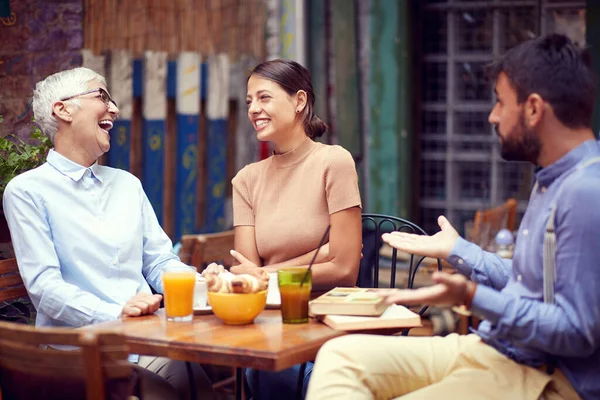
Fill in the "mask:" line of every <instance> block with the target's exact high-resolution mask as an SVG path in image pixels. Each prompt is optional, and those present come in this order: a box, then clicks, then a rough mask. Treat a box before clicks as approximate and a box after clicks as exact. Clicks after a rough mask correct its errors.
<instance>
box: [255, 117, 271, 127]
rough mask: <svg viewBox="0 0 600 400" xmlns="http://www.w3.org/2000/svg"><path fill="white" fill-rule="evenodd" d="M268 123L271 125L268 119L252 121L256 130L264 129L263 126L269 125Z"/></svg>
mask: <svg viewBox="0 0 600 400" xmlns="http://www.w3.org/2000/svg"><path fill="white" fill-rule="evenodd" d="M269 123H271V120H270V119H257V120H255V121H254V125H255V126H256V129H257V130H260V129H262V128H264V127H265V126H267V125H269Z"/></svg>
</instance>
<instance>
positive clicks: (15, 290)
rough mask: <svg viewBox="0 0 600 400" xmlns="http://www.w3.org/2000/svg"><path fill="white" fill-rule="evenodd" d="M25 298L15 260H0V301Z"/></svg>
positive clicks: (24, 290) (23, 286) (25, 293)
mask: <svg viewBox="0 0 600 400" xmlns="http://www.w3.org/2000/svg"><path fill="white" fill-rule="evenodd" d="M20 297H27V290H26V289H25V285H24V284H23V280H22V279H21V275H20V274H19V267H18V266H17V259H16V258H9V259H7V260H0V301H7V300H14V299H18V298H20Z"/></svg>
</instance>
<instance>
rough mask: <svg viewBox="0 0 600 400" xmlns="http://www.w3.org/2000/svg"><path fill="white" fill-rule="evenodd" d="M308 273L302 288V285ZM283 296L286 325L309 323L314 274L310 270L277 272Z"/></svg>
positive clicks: (282, 305)
mask: <svg viewBox="0 0 600 400" xmlns="http://www.w3.org/2000/svg"><path fill="white" fill-rule="evenodd" d="M307 271H308V276H307V277H306V279H305V280H304V283H303V284H302V286H300V283H301V282H302V279H303V278H304V276H305V275H306V273H307ZM277 281H278V283H279V293H280V295H281V317H282V319H283V322H284V323H285V324H303V323H307V322H308V301H309V300H310V291H311V289H312V273H311V271H309V270H308V268H302V267H296V268H282V269H279V270H277Z"/></svg>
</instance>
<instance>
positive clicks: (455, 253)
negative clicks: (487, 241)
mask: <svg viewBox="0 0 600 400" xmlns="http://www.w3.org/2000/svg"><path fill="white" fill-rule="evenodd" d="M481 251H482V250H481V248H480V247H479V246H477V245H476V244H473V243H471V242H469V241H466V240H465V239H463V238H462V237H459V238H458V239H457V240H456V243H455V244H454V247H453V248H452V251H450V255H449V256H448V259H447V261H448V262H449V263H450V264H451V265H452V266H453V267H454V268H455V269H457V270H458V271H459V272H460V273H461V274H463V275H466V276H471V273H472V272H473V268H472V267H471V265H474V264H475V263H476V260H477V257H478V256H479V254H480V253H481Z"/></svg>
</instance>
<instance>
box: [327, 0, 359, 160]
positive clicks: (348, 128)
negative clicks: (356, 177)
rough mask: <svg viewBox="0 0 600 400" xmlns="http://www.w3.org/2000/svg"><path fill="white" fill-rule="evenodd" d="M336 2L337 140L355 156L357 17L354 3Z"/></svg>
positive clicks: (357, 121) (334, 50) (357, 109)
mask: <svg viewBox="0 0 600 400" xmlns="http://www.w3.org/2000/svg"><path fill="white" fill-rule="evenodd" d="M331 1H332V4H331V5H332V15H331V17H332V19H331V23H332V38H333V58H334V68H335V73H334V76H335V98H336V110H335V111H336V123H337V126H336V132H335V133H336V136H337V138H338V140H339V144H340V145H341V146H342V147H344V148H345V149H346V150H348V151H349V152H350V153H352V154H353V155H354V156H356V155H358V154H359V153H360V120H359V105H358V71H357V58H356V35H357V32H356V31H357V26H356V15H355V12H356V10H355V7H354V2H353V1H347V0H331Z"/></svg>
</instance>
